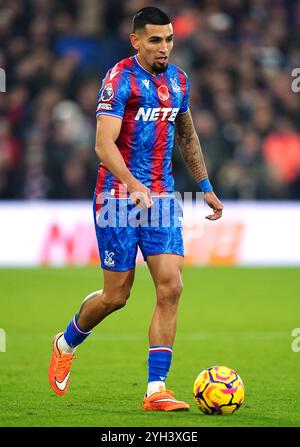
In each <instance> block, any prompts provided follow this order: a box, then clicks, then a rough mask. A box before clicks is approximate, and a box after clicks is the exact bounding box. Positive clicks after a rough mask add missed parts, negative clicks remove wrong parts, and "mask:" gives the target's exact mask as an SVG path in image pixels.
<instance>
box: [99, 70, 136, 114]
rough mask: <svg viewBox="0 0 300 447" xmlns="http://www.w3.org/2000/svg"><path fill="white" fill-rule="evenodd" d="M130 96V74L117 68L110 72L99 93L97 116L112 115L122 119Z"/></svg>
mask: <svg viewBox="0 0 300 447" xmlns="http://www.w3.org/2000/svg"><path fill="white" fill-rule="evenodd" d="M129 95H130V79H129V73H128V72H127V71H125V70H122V71H121V70H118V68H117V67H116V68H113V69H111V70H109V71H108V72H107V74H106V76H105V78H104V79H103V81H102V85H101V88H100V90H99V92H98V103H97V110H96V116H97V117H98V116H100V115H111V116H117V117H118V118H121V119H122V118H123V116H124V111H125V106H126V102H127V99H128V98H129Z"/></svg>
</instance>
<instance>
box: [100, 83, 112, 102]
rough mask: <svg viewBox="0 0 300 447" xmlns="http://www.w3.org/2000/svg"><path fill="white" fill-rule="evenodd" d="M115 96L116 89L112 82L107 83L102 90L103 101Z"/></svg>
mask: <svg viewBox="0 0 300 447" xmlns="http://www.w3.org/2000/svg"><path fill="white" fill-rule="evenodd" d="M113 97H114V89H113V86H112V84H111V83H109V84H106V85H105V86H104V88H103V90H102V94H101V98H100V99H101V101H104V102H105V101H110V100H111V99H112V98H113Z"/></svg>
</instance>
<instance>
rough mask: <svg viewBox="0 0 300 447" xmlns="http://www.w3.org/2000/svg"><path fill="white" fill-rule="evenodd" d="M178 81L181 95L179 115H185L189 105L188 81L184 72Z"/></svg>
mask: <svg viewBox="0 0 300 447" xmlns="http://www.w3.org/2000/svg"><path fill="white" fill-rule="evenodd" d="M180 81H181V82H180V83H181V88H182V90H183V95H182V101H181V106H180V109H179V113H186V112H187V111H188V108H189V103H190V81H189V78H188V75H187V74H186V73H185V72H184V71H183V72H182V73H181V75H180Z"/></svg>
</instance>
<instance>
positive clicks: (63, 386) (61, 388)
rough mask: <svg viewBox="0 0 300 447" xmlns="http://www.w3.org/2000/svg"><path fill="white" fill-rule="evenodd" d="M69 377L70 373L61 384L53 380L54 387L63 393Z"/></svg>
mask: <svg viewBox="0 0 300 447" xmlns="http://www.w3.org/2000/svg"><path fill="white" fill-rule="evenodd" d="M69 377H70V373H68V374H67V375H66V377H65V378H64V380H63V381H62V382H58V381H57V380H56V379H55V385H56V386H57V388H58V389H59V390H60V391H63V390H64V389H65V388H66V385H67V382H68V379H69Z"/></svg>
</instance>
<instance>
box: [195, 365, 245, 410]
mask: <svg viewBox="0 0 300 447" xmlns="http://www.w3.org/2000/svg"><path fill="white" fill-rule="evenodd" d="M193 396H194V399H195V402H196V405H197V407H198V408H199V409H200V410H201V411H203V413H205V414H231V413H234V412H235V411H237V410H238V409H239V408H240V406H241V405H242V403H243V402H244V399H245V387H244V384H243V382H242V379H241V378H240V376H239V375H238V374H237V373H236V372H235V371H234V370H233V369H231V368H227V367H226V366H212V367H210V368H207V369H205V370H204V371H202V372H201V373H200V374H199V375H198V377H197V378H196V380H195V382H194V387H193Z"/></svg>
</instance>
